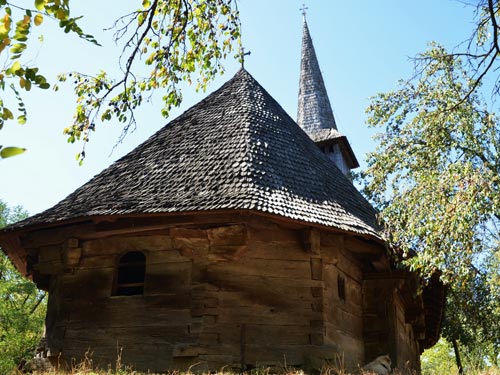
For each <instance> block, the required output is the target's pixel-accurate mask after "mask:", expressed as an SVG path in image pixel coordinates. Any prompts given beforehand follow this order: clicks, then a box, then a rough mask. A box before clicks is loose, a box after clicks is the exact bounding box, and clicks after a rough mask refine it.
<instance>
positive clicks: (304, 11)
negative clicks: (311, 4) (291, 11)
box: [300, 3, 309, 20]
mask: <svg viewBox="0 0 500 375" xmlns="http://www.w3.org/2000/svg"><path fill="white" fill-rule="evenodd" d="M308 9H309V8H308V7H306V4H305V3H302V8H300V11H301V12H302V16H303V17H304V20H305V19H306V14H307V12H306V10H308Z"/></svg>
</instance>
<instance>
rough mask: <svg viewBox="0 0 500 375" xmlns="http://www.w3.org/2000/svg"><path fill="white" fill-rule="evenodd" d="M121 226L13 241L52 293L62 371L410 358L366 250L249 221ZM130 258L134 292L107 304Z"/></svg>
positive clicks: (374, 251)
mask: <svg viewBox="0 0 500 375" xmlns="http://www.w3.org/2000/svg"><path fill="white" fill-rule="evenodd" d="M127 220H128V219H127ZM127 223H128V224H129V226H121V225H120V222H119V221H117V222H110V223H107V222H103V223H98V224H95V225H94V224H90V223H89V224H86V225H84V226H72V227H68V228H66V230H62V229H59V228H58V229H55V230H52V232H53V233H52V232H51V231H50V230H49V231H47V232H43V233H41V234H39V235H33V236H31V237H29V238H26V239H25V242H26V243H25V247H27V251H28V254H29V255H30V257H32V259H37V260H38V261H37V262H35V264H34V265H33V269H34V272H36V273H37V275H38V276H37V277H38V280H39V282H40V283H42V282H43V284H44V285H45V284H47V286H46V288H48V289H49V290H50V293H49V306H48V316H47V320H46V326H47V340H48V343H49V346H50V349H51V352H52V354H54V355H57V354H58V352H59V351H60V352H61V353H62V357H63V358H64V359H65V360H66V361H67V362H70V361H71V360H72V359H73V358H74V359H75V360H76V361H78V360H81V359H82V358H83V357H84V356H85V353H87V352H88V354H89V355H91V357H92V359H93V361H94V363H95V364H99V365H101V366H103V367H107V366H108V365H109V364H111V365H113V364H114V363H115V362H116V360H117V359H118V357H120V359H121V362H122V363H124V364H132V365H134V367H135V368H136V369H139V370H151V371H165V370H179V369H187V368H188V367H189V366H190V365H192V364H193V363H198V365H197V366H196V367H195V368H192V370H200V371H201V370H218V369H220V368H221V367H222V366H230V367H233V368H237V369H241V368H243V369H250V368H252V367H261V366H266V367H267V366H278V367H283V366H308V365H309V366H311V367H315V368H320V367H321V366H322V365H323V364H325V363H328V364H330V365H338V364H339V362H342V363H343V366H345V368H346V369H347V370H355V369H357V368H358V366H359V365H362V364H364V363H366V362H367V361H369V360H371V359H373V358H372V357H374V356H376V355H379V354H386V353H389V354H391V356H392V357H393V358H396V356H398V355H399V356H400V357H401V358H402V357H405V358H406V357H408V356H411V355H413V353H414V348H413V347H411V345H410V344H412V343H413V338H408V337H409V336H408V335H410V334H411V332H409V331H408V330H407V328H408V327H407V326H408V324H404V323H402V325H401V326H399V325H395V324H393V323H394V322H396V315H397V313H396V310H394V308H392V307H391V306H393V305H392V303H393V302H392V301H393V300H392V294H391V293H392V292H393V291H394V280H389V281H387V280H382V279H381V280H372V279H370V280H367V279H366V275H365V271H364V270H363V267H365V266H366V264H364V263H363V262H365V263H366V262H368V259H373V260H374V261H376V262H378V264H379V265H378V267H382V268H383V267H386V265H384V263H383V259H382V260H381V258H380V253H381V250H380V247H378V246H373V245H369V244H367V243H366V242H363V241H360V240H358V239H356V238H354V237H347V236H342V235H338V234H333V233H327V232H322V231H320V230H318V229H314V228H304V227H301V226H298V225H293V224H284V223H282V222H279V221H273V220H271V219H267V218H262V217H258V216H245V217H239V216H235V217H230V220H227V221H224V219H221V220H219V221H218V222H214V220H213V218H212V217H209V216H208V215H207V216H206V217H200V218H198V219H195V220H194V219H193V218H187V217H186V218H182V225H178V224H175V220H174V219H165V218H163V219H158V221H155V220H152V219H151V218H148V220H147V221H145V222H143V223H142V222H141V223H140V225H139V224H137V222H136V220H132V219H130V220H129V221H127ZM127 228H128V230H127ZM148 228H150V229H151V230H148ZM129 251H141V252H143V253H144V255H145V257H146V278H145V284H144V294H143V295H136V296H114V295H112V294H113V293H112V291H113V285H114V282H115V278H116V271H117V264H118V259H119V257H120V256H121V255H122V254H124V253H126V252H129ZM365 268H366V267H365ZM46 280H50V282H46ZM381 301H383V302H381ZM403 316H404V314H403ZM403 320H404V317H403ZM405 330H406V331H405ZM396 331H397V333H398V334H400V335H401V338H400V341H401V342H403V343H405V345H406V346H405V348H403V349H401V350H402V351H403V352H402V354H397V351H396V345H397V343H396V340H395V339H394V338H395V337H396Z"/></svg>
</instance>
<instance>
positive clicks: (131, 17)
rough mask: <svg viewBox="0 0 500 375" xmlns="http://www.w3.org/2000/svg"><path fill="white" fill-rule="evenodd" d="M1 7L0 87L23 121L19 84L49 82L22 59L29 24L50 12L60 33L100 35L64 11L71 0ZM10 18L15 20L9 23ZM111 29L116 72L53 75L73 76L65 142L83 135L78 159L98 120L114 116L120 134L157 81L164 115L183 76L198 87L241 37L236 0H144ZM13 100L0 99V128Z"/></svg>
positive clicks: (0, 3) (215, 71)
mask: <svg viewBox="0 0 500 375" xmlns="http://www.w3.org/2000/svg"><path fill="white" fill-rule="evenodd" d="M0 10H1V11H4V12H5V17H4V19H3V24H2V23H1V22H2V21H1V20H0V54H1V53H2V52H3V51H7V52H8V53H10V62H9V63H8V64H7V66H5V67H4V69H3V72H2V74H1V75H0V88H2V89H3V90H4V91H5V89H6V88H10V90H11V91H12V93H13V96H14V100H16V101H17V103H18V111H19V116H18V117H17V119H18V122H20V123H24V122H25V121H26V116H27V111H26V109H25V107H24V103H23V101H22V97H21V95H20V91H21V90H25V91H29V90H30V89H31V87H32V86H37V87H39V88H41V89H47V88H49V87H50V84H49V83H48V82H47V80H46V78H45V77H44V76H43V75H41V74H39V72H38V70H39V69H38V68H37V67H31V66H28V65H27V64H26V63H23V61H22V57H23V53H24V51H25V50H26V48H27V47H28V37H29V34H30V29H31V27H32V25H35V26H37V25H41V23H42V21H43V19H44V17H45V18H50V19H55V20H57V21H58V22H59V26H60V28H61V29H63V31H64V32H65V33H68V32H72V33H75V34H76V35H78V36H79V37H81V38H84V39H86V40H88V41H89V42H92V43H95V44H98V42H97V41H96V40H95V39H94V37H93V36H92V35H90V34H86V33H84V31H83V30H82V29H81V28H80V27H79V26H78V20H79V19H80V18H81V17H73V18H72V17H70V1H69V0H35V1H34V8H33V9H28V8H21V7H19V6H17V5H13V4H12V3H9V2H7V1H5V0H3V1H2V0H0ZM14 10H15V11H17V13H16V14H17V17H18V18H15V16H14ZM15 19H19V20H18V21H17V22H16V26H15V27H13V26H12V25H13V22H14V20H15ZM2 25H3V26H2ZM113 29H114V36H113V38H114V40H115V42H117V43H121V46H122V54H121V56H120V57H119V59H118V60H119V61H118V62H117V63H118V64H119V65H120V68H121V73H120V75H119V76H118V77H111V76H109V74H108V73H106V72H105V71H104V70H103V71H101V72H97V73H95V74H91V73H90V72H71V73H66V74H61V75H60V76H59V78H58V80H59V81H60V82H65V81H71V82H72V83H73V85H74V92H75V94H76V96H77V106H76V109H75V115H74V120H73V122H72V123H71V124H70V125H69V126H68V127H66V128H65V129H64V133H65V134H67V136H68V141H69V142H70V143H73V142H76V141H82V142H83V146H82V152H81V153H79V154H78V155H77V159H78V160H79V161H80V162H82V161H83V160H84V158H85V143H86V142H88V141H89V140H90V134H91V132H93V131H94V130H95V129H96V127H97V125H98V124H99V122H103V121H110V120H112V119H115V120H118V121H119V122H120V123H122V124H123V132H122V137H123V136H125V135H126V134H127V132H128V131H129V129H130V128H131V127H133V126H134V125H135V117H134V110H135V109H136V108H137V107H138V106H140V105H141V104H142V103H143V102H145V101H147V100H148V99H149V97H150V96H151V95H152V92H153V91H154V90H156V89H162V92H164V93H165V94H164V96H163V108H162V109H161V112H162V114H163V115H164V116H165V117H167V116H168V114H169V112H170V110H171V108H172V107H173V106H178V105H179V104H180V103H181V101H182V94H181V91H180V83H181V82H188V83H189V84H191V83H195V84H196V88H197V89H203V90H204V89H205V88H206V87H207V85H208V83H209V82H210V81H212V80H213V79H214V78H215V76H216V75H217V74H218V73H220V72H223V65H222V60H223V59H225V58H226V57H227V56H228V55H229V54H231V53H233V52H234V53H235V56H239V55H240V49H237V50H234V46H235V44H240V34H239V30H240V25H239V13H238V8H237V3H236V0H173V1H172V0H170V1H167V0H142V1H141V2H138V3H137V5H136V7H135V9H134V10H131V11H130V12H129V13H128V14H126V15H123V16H122V17H120V18H119V19H118V20H116V21H115V22H114V25H113ZM2 46H3V47H2ZM142 58H144V60H142ZM54 88H55V89H57V88H58V86H57V85H55V86H54ZM11 108H12V107H11V106H10V107H9V106H7V105H5V104H4V103H3V102H2V101H0V117H1V119H0V128H1V127H2V125H3V123H4V122H5V121H7V120H12V119H13V118H14V114H13V110H12V109H11ZM22 151H23V150H22V149H20V148H15V149H11V150H9V151H8V152H7V151H6V152H4V154H5V155H2V153H1V149H0V157H2V156H11V155H12V154H14V153H20V152H22Z"/></svg>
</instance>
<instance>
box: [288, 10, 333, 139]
mask: <svg viewBox="0 0 500 375" xmlns="http://www.w3.org/2000/svg"><path fill="white" fill-rule="evenodd" d="M297 123H298V124H299V125H300V127H301V128H302V129H304V130H305V131H306V132H308V133H309V134H311V133H313V132H315V131H317V130H320V129H331V128H332V129H337V124H336V123H335V118H334V116H333V111H332V106H331V105H330V100H329V99H328V94H327V92H326V87H325V83H324V81H323V75H322V74H321V70H320V68H319V63H318V58H317V57H316V52H315V50H314V46H313V43H312V39H311V35H310V34H309V28H308V27H307V22H306V20H305V18H304V26H303V30H302V58H301V62H300V82H299V105H298V107H297Z"/></svg>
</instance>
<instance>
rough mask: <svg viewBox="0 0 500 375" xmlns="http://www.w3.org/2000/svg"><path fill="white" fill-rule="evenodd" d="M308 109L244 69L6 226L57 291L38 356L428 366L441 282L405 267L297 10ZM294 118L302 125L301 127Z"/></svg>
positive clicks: (153, 365) (19, 262) (14, 255)
mask: <svg viewBox="0 0 500 375" xmlns="http://www.w3.org/2000/svg"><path fill="white" fill-rule="evenodd" d="M303 27H304V29H303V45H302V49H303V51H302V62H301V77H300V93H299V106H298V124H297V123H296V122H295V121H294V120H293V119H292V118H290V116H289V115H288V114H287V113H286V112H285V111H284V110H283V109H282V108H281V106H280V105H279V104H278V103H277V102H276V101H275V100H274V99H273V98H272V97H271V96H270V95H269V93H267V92H266V90H265V89H264V88H263V87H262V86H261V85H260V84H259V83H258V82H257V81H256V80H255V79H254V78H253V77H252V76H251V75H250V73H248V72H247V71H245V70H244V69H241V70H240V71H239V72H237V73H236V74H235V75H234V77H233V78H232V79H230V80H229V81H228V82H227V83H226V84H224V85H223V86H222V87H221V88H220V89H218V90H217V91H215V92H214V93H212V94H210V95H209V96H208V97H207V98H206V99H204V100H202V101H201V102H200V103H198V104H196V105H195V106H194V107H192V108H190V109H189V110H187V111H186V112H185V113H184V114H182V115H181V116H179V117H178V118H176V119H175V120H173V121H171V122H170V123H169V124H168V125H167V126H165V127H164V128H163V129H161V130H160V131H158V132H157V133H156V134H154V135H153V136H152V137H151V138H150V139H148V140H147V141H146V142H144V143H143V144H142V145H140V146H139V147H137V148H136V149H135V150H133V151H132V152H130V153H129V154H128V155H126V156H124V157H123V158H121V159H120V160H118V161H116V162H115V163H113V164H112V165H111V166H110V167H108V168H107V169H105V170H104V171H102V172H101V173H100V174H98V175H97V176H95V177H94V178H93V179H91V180H90V181H89V182H88V183H86V184H85V185H83V186H82V187H80V188H79V189H78V190H76V191H75V192H74V193H72V194H71V195H69V196H68V197H67V198H65V199H64V200H63V201H61V202H60V203H58V204H57V205H55V206H54V207H52V208H50V209H48V210H46V211H45V212H42V213H40V214H37V215H35V216H33V217H31V218H28V219H27V220H24V221H22V222H20V223H17V224H14V225H12V226H10V227H8V228H6V229H4V230H3V231H1V232H0V246H1V247H2V249H3V250H4V251H5V252H6V253H7V254H8V256H9V257H10V259H11V260H12V261H13V263H14V264H15V265H16V267H17V268H18V269H19V270H20V271H21V272H23V273H24V274H26V276H27V277H30V278H32V279H33V281H34V282H35V283H36V284H37V286H38V287H39V288H40V289H43V290H46V291H48V292H49V299H48V311H47V317H46V335H45V336H46V337H45V338H44V342H45V344H46V347H45V348H44V351H43V355H46V356H47V357H48V358H49V359H51V361H52V362H53V363H56V362H59V363H62V362H64V363H67V364H69V363H71V362H72V361H77V362H78V361H80V360H81V359H82V358H84V357H85V356H86V355H90V356H91V357H92V360H93V362H94V364H96V365H98V366H102V367H107V365H108V364H114V363H115V361H116V359H117V356H120V358H121V362H122V363H124V364H127V365H132V366H133V367H134V369H138V370H150V371H165V370H169V369H170V370H172V369H186V368H188V367H189V366H191V365H193V364H196V365H195V366H194V367H192V370H193V371H196V370H200V371H201V370H218V369H220V368H222V367H223V366H229V367H233V368H238V369H240V368H241V369H251V368H255V367H261V366H264V367H266V366H301V367H316V368H319V367H321V366H322V365H325V364H326V365H328V364H334V363H336V362H337V361H339V360H341V359H343V361H344V362H345V366H346V368H347V369H349V370H355V369H356V368H358V366H360V365H362V364H364V363H366V362H368V361H371V360H372V359H373V358H375V357H376V356H378V355H381V354H388V355H389V356H390V357H391V359H392V364H393V366H394V367H398V368H400V369H401V370H404V369H413V370H416V371H417V372H418V371H419V355H420V353H421V352H422V351H423V350H424V349H425V348H428V347H429V346H431V345H433V344H434V343H435V342H436V341H437V339H438V336H439V328H440V322H441V315H442V310H443V288H442V287H441V286H440V284H438V283H430V284H428V285H427V286H425V287H424V288H423V292H422V293H419V292H418V291H419V290H420V289H421V288H420V287H421V282H420V280H419V278H417V277H416V276H415V275H413V274H412V273H410V272H408V271H407V270H405V269H403V268H402V267H401V266H398V264H397V259H398V254H397V253H395V252H394V251H393V250H391V249H388V248H387V246H386V245H385V243H384V241H383V239H382V236H381V230H380V228H379V226H378V224H377V218H376V216H377V213H376V211H375V210H374V209H373V208H372V207H371V206H370V204H369V203H368V202H367V201H366V200H365V199H364V198H363V196H362V195H361V194H360V193H359V192H358V191H357V190H356V188H355V187H354V186H353V184H352V183H351V182H350V180H349V179H348V178H347V177H346V174H348V172H349V171H350V170H351V169H352V168H355V167H357V166H358V162H357V160H356V157H355V155H354V153H353V152H352V149H351V147H350V145H349V143H348V142H347V139H346V137H345V136H343V135H342V134H341V133H339V131H338V130H337V127H336V124H335V120H334V116H333V112H332V109H331V106H330V103H329V100H328V96H327V94H326V90H325V86H324V83H323V78H322V76H321V72H320V69H319V65H318V61H317V59H316V55H315V52H314V48H313V45H312V41H311V37H310V35H309V31H308V28H307V24H306V22H305V20H304V26H303ZM299 125H300V126H299Z"/></svg>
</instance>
